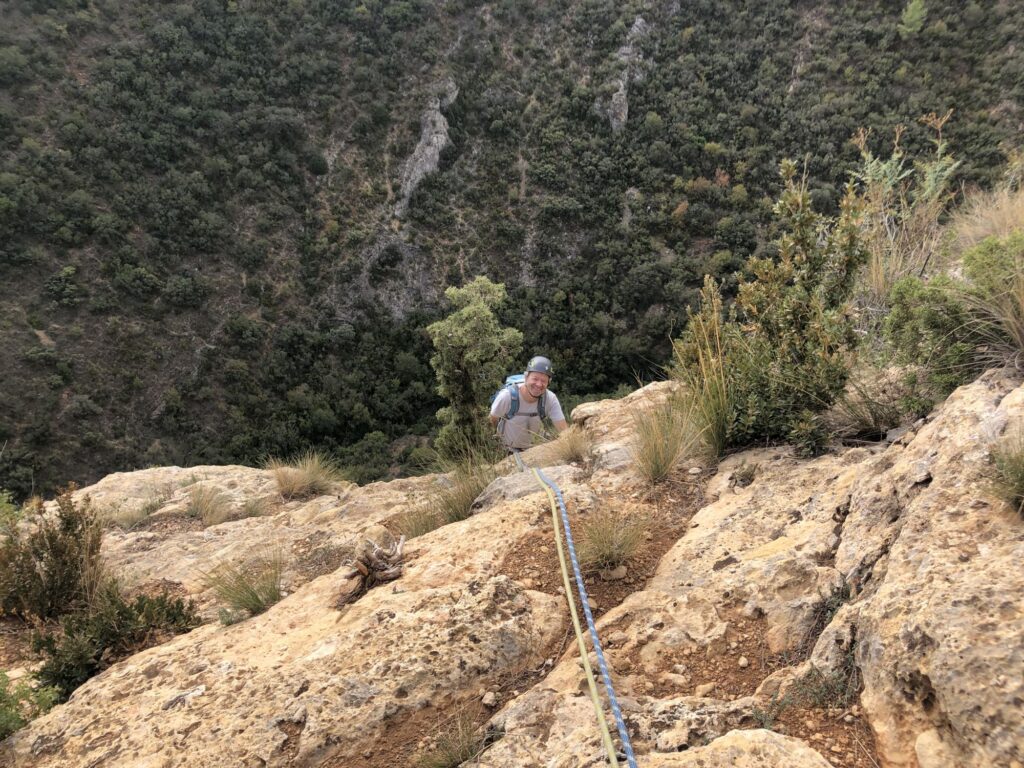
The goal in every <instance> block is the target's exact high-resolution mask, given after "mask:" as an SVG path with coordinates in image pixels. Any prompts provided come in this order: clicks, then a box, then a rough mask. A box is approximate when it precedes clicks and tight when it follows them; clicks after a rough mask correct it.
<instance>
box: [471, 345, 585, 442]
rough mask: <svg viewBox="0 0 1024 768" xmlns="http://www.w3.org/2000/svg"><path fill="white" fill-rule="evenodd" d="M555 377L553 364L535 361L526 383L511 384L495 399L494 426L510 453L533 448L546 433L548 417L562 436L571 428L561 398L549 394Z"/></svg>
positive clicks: (531, 365) (493, 409) (535, 358)
mask: <svg viewBox="0 0 1024 768" xmlns="http://www.w3.org/2000/svg"><path fill="white" fill-rule="evenodd" d="M554 375H555V372H554V370H553V369H552V367H551V361H550V360H548V359H547V358H546V357H541V356H537V357H534V358H532V359H531V360H530V363H529V364H528V365H527V366H526V373H525V378H524V380H523V383H522V384H509V385H508V386H507V387H505V388H504V389H502V390H501V391H500V392H499V393H498V396H497V397H495V398H494V402H493V403H492V404H491V417H490V418H491V424H492V425H493V426H494V427H497V430H498V436H499V437H501V440H502V442H503V443H504V444H505V446H506V447H507V448H508V449H509V450H512V449H518V450H525V449H526V448H529V447H530V446H531V445H533V442H534V440H533V438H534V436H535V435H541V434H542V432H543V421H542V420H543V419H544V418H545V417H546V418H549V419H551V421H552V423H553V424H554V425H555V429H557V430H558V431H559V432H562V431H564V430H566V429H568V428H569V424H568V423H567V422H566V420H565V415H564V414H563V413H562V406H561V405H560V404H559V402H558V397H557V396H556V395H555V393H554V392H549V391H548V384H550V383H551V378H552V377H553V376H554Z"/></svg>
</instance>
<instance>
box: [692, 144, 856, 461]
mask: <svg viewBox="0 0 1024 768" xmlns="http://www.w3.org/2000/svg"><path fill="white" fill-rule="evenodd" d="M783 180H784V182H785V190H784V191H783V194H782V197H781V198H780V200H779V202H778V204H777V205H776V208H775V210H776V214H777V216H778V218H779V222H780V224H781V227H782V230H783V232H784V234H783V235H782V237H781V238H780V239H779V241H778V250H779V253H778V258H777V259H771V258H754V257H752V258H750V259H749V260H748V261H747V264H746V268H745V274H744V276H743V279H742V280H741V282H740V284H739V288H738V295H737V298H736V305H735V307H734V308H733V310H732V312H731V313H730V315H729V316H728V318H726V317H725V316H724V315H723V311H722V304H721V300H720V293H719V290H718V288H717V286H716V285H715V283H714V281H713V280H711V279H708V280H706V282H705V286H704V291H703V293H702V296H701V306H700V309H699V311H698V312H697V313H691V316H690V323H689V325H688V327H687V331H686V333H684V335H683V337H682V338H681V339H680V340H679V342H678V343H677V344H676V351H675V361H674V364H673V371H674V373H675V375H676V376H678V377H679V378H680V379H682V380H683V381H684V383H686V384H687V388H688V390H689V391H690V393H691V394H690V397H691V398H693V400H694V403H695V404H696V406H697V407H696V409H695V410H696V412H697V414H698V415H700V416H701V418H702V420H703V422H704V423H703V425H702V426H703V428H704V430H705V431H706V432H707V433H708V438H707V441H708V443H709V445H711V446H712V450H714V446H719V452H720V450H722V449H728V448H737V447H742V446H746V445H751V444H757V443H763V442H765V441H776V440H798V441H799V442H800V444H801V446H803V447H805V448H807V449H811V450H813V451H816V450H819V449H820V446H821V430H820V427H819V425H818V424H817V420H816V417H815V414H816V413H817V412H820V411H821V410H824V409H825V408H827V407H828V406H830V405H831V403H832V402H833V400H834V399H835V397H836V396H837V395H838V394H839V393H840V392H841V391H842V389H843V386H844V385H845V383H846V377H847V375H848V352H849V350H850V349H851V348H852V347H853V345H854V343H855V338H854V336H853V327H852V324H851V322H850V318H849V317H848V315H847V313H846V311H845V309H846V303H847V300H848V298H849V296H850V293H851V291H852V287H853V280H854V275H855V273H856V271H857V269H858V267H860V265H861V264H862V263H863V262H864V259H865V257H866V253H865V249H864V247H863V245H862V244H861V242H860V239H859V234H858V230H857V220H858V208H857V205H858V204H857V201H856V199H855V197H854V196H853V194H852V191H851V190H850V189H849V188H848V189H847V194H846V197H845V198H844V199H843V202H842V204H841V206H840V215H839V218H838V219H837V220H836V221H835V222H829V221H827V220H825V219H824V218H823V217H821V216H820V215H818V214H816V213H815V212H814V211H813V210H812V208H811V204H810V197H809V195H808V193H807V189H806V184H804V183H798V182H797V181H796V169H795V167H794V166H793V165H792V163H786V164H784V165H783ZM705 401H707V402H706V403H705ZM705 413H707V414H708V415H707V416H705Z"/></svg>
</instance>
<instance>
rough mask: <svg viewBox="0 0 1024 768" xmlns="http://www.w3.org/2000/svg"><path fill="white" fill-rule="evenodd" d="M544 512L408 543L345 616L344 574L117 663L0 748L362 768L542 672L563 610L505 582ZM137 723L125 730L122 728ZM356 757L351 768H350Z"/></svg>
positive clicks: (21, 754)
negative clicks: (449, 715) (450, 709)
mask: <svg viewBox="0 0 1024 768" xmlns="http://www.w3.org/2000/svg"><path fill="white" fill-rule="evenodd" d="M534 519H537V516H536V514H535V505H534V504H531V503H525V502H524V503H519V504H518V505H517V504H513V505H509V506H508V507H506V508H504V509H502V510H501V511H495V512H493V513H489V514H486V515H480V516H477V517H474V518H471V519H470V520H467V521H465V522H463V523H459V524H455V525H450V526H446V527H445V528H442V529H439V530H438V531H435V532H433V533H431V534H427V535H426V536H423V537H420V538H417V539H415V540H413V541H412V542H410V543H409V544H408V545H407V550H406V552H407V556H408V560H409V562H408V565H407V567H406V572H405V574H404V575H403V576H402V578H401V579H400V580H398V581H396V582H392V583H389V584H387V585H384V586H382V587H381V588H378V589H375V590H371V591H370V592H369V593H367V594H366V595H365V596H364V597H362V598H361V599H360V600H359V601H358V602H357V603H355V604H353V605H351V606H348V607H347V608H345V609H343V610H341V611H339V610H337V609H336V607H335V599H336V596H337V593H338V592H339V590H340V589H341V587H342V585H341V583H340V582H341V580H342V579H343V578H344V576H345V575H346V570H345V569H341V570H339V571H338V572H336V573H332V574H328V575H326V576H323V577H320V578H318V579H316V580H314V581H312V582H310V583H308V584H306V585H305V586H304V587H302V588H301V589H299V590H298V591H297V592H296V593H295V594H293V595H291V596H290V597H288V598H287V599H285V600H284V601H282V602H281V603H279V604H277V605H276V606H274V607H273V608H271V609H270V610H269V611H268V612H267V613H265V614H263V615H260V616H257V617H254V618H251V619H248V620H247V621H244V622H242V623H240V624H236V625H233V626H230V627H222V626H219V625H216V624H211V625H206V626H203V627H201V628H200V629H197V630H195V631H193V632H191V633H190V634H187V635H183V636H179V637H177V638H175V639H174V640H172V641H171V642H169V643H166V644H165V645H162V646H160V647H157V648H153V649H150V650H148V651H145V652H143V653H140V654H137V655H135V656H133V657H131V658H130V659H127V660H126V661H124V662H122V663H120V664H117V665H115V666H114V667H112V668H111V669H109V670H107V671H106V672H104V673H103V674H101V675H99V676H97V677H96V678H94V679H92V680H90V681H89V682H88V683H86V684H85V685H84V686H82V687H81V688H79V689H78V690H77V691H76V692H75V694H74V695H73V696H72V698H71V700H70V701H69V702H68V703H67V704H65V705H63V706H61V707H58V708H57V709H56V710H54V711H53V712H51V713H50V714H49V715H47V716H45V717H43V718H40V719H39V720H37V721H35V722H34V723H33V724H32V725H31V727H29V728H26V729H24V730H22V731H20V732H19V733H17V734H16V735H15V736H14V737H13V738H12V739H10V740H9V741H8V742H6V743H5V745H4V748H3V749H4V753H0V758H3V759H5V760H7V761H8V762H9V763H10V764H12V765H15V766H30V765H31V766H62V767H64V766H77V765H80V766H85V765H105V766H107V765H111V766H113V765H133V766H134V765H153V766H157V765H166V766H171V765H194V766H222V765H224V764H225V759H228V758H227V756H230V760H229V762H230V761H234V762H233V764H235V765H270V766H273V765H319V764H320V762H322V761H323V760H325V759H327V758H331V759H334V760H341V761H342V763H340V764H346V765H355V764H358V761H359V759H360V758H361V756H362V755H363V754H364V753H365V752H371V753H372V751H373V750H374V748H375V745H378V744H379V743H381V740H382V739H384V738H385V734H386V733H387V731H388V729H389V727H392V726H394V725H395V724H397V723H400V722H401V721H402V720H403V719H405V718H408V717H410V716H412V715H414V714H415V713H417V712H422V711H424V710H425V709H426V708H428V707H435V708H444V707H447V706H451V705H455V704H458V703H460V702H464V701H465V700H467V699H468V698H474V697H477V696H479V695H480V693H481V692H482V686H484V685H486V684H488V683H490V684H494V683H495V682H498V681H501V680H502V679H503V678H504V677H507V676H510V675H513V674H516V673H519V672H521V671H522V670H523V669H526V668H529V667H534V666H537V665H538V664H539V663H540V662H542V661H543V660H544V654H545V653H549V652H550V649H551V648H552V647H553V645H554V643H555V641H556V639H558V638H560V636H561V633H562V632H563V631H564V625H565V618H564V616H563V614H564V611H563V607H562V603H561V602H560V601H559V600H558V599H557V598H555V597H553V596H550V595H545V594H542V593H538V592H530V591H527V590H524V589H522V588H521V587H520V586H519V585H518V584H516V583H515V582H513V581H511V580H509V579H508V578H507V577H505V576H503V575H501V574H499V573H498V572H497V564H498V563H500V561H501V557H500V555H501V553H502V552H503V551H504V548H505V547H507V546H508V544H509V542H515V541H517V540H518V539H519V538H520V537H522V536H525V535H526V534H528V533H529V532H530V531H531V529H532V528H533V526H534V523H533V522H532V521H533V520H534ZM126 723H130V724H131V727H127V728H126V727H125V724H126ZM353 761H354V762H353Z"/></svg>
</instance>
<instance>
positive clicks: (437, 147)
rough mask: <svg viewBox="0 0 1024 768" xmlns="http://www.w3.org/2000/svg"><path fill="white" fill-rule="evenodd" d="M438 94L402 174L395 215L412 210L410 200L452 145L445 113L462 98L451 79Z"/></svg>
mask: <svg viewBox="0 0 1024 768" xmlns="http://www.w3.org/2000/svg"><path fill="white" fill-rule="evenodd" d="M438 91H439V92H438V94H437V95H436V96H433V97H431V100H430V103H429V104H428V105H427V108H426V110H424V112H423V114H422V115H421V116H420V140H419V143H418V144H417V145H416V149H414V150H413V152H412V154H411V155H410V156H409V159H408V160H406V162H405V169H404V170H403V171H402V189H401V193H400V197H399V200H398V203H397V204H396V205H395V216H398V217H399V218H401V217H402V216H404V215H405V212H406V211H407V210H408V208H409V199H410V198H411V197H412V193H413V192H414V191H416V187H418V186H419V184H420V182H421V181H423V179H425V178H426V177H427V176H428V175H430V174H431V173H433V172H434V171H436V170H437V166H438V163H439V162H440V160H441V152H442V151H443V150H444V148H445V147H447V146H448V144H449V143H450V142H451V140H450V139H449V138H448V121H447V120H446V119H445V117H444V115H443V114H441V110H442V109H444V108H446V107H448V106H449V105H450V104H451V103H452V102H453V101H455V99H456V97H457V96H458V95H459V89H458V87H456V85H455V81H454V80H451V79H448V80H446V81H445V82H444V83H443V84H442V85H441V86H440V87H439V88H438Z"/></svg>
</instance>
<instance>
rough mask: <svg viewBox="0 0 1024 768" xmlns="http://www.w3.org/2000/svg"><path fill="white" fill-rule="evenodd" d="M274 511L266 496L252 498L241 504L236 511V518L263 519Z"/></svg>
mask: <svg viewBox="0 0 1024 768" xmlns="http://www.w3.org/2000/svg"><path fill="white" fill-rule="evenodd" d="M273 511H274V505H273V504H272V503H271V501H270V499H268V498H267V497H266V496H253V497H252V498H248V499H246V500H245V501H243V502H242V506H241V507H239V509H238V517H239V518H245V517H263V516H265V515H269V514H270V513H272V512H273Z"/></svg>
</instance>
